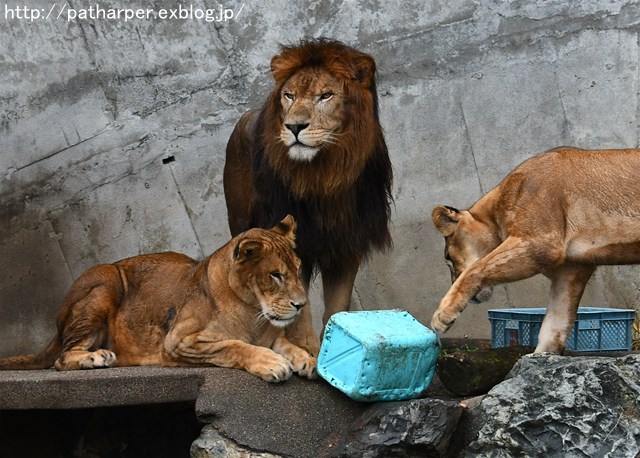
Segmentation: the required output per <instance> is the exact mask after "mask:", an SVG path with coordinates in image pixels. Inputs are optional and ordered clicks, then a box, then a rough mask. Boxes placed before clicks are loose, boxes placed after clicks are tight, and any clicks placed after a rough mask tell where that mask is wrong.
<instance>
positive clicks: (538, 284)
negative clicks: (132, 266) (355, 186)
mask: <svg viewBox="0 0 640 458" xmlns="http://www.w3.org/2000/svg"><path fill="white" fill-rule="evenodd" d="M142 3H143V2H137V3H136V2H134V3H131V2H121V1H116V0H107V1H104V2H99V4H100V7H101V8H104V9H109V8H113V9H117V8H124V7H127V8H145V9H152V10H154V11H155V12H158V11H159V10H160V9H161V8H177V7H178V3H176V2H165V1H161V0H151V1H147V2H144V5H143V4H142ZM64 5H66V8H67V9H66V10H62V7H63V5H62V2H57V3H54V2H53V1H50V0H30V1H28V2H26V3H25V4H22V3H19V2H18V3H16V4H13V3H6V2H3V3H2V4H0V81H1V83H0V271H2V272H3V275H2V276H0V328H1V335H2V338H1V339H0V355H7V354H12V353H20V352H26V351H32V350H35V349H36V348H38V347H40V346H42V345H44V343H45V342H46V341H47V340H48V339H49V338H50V337H51V335H52V333H53V331H54V325H53V321H52V317H53V316H54V314H55V309H56V308H57V307H58V305H59V304H60V302H61V300H62V296H63V294H64V291H65V289H66V288H67V287H68V286H69V285H70V283H71V281H72V280H73V279H74V278H77V277H78V276H79V275H80V274H81V273H82V272H83V270H85V269H86V268H88V267H89V266H91V265H93V264H96V263H101V262H110V261H115V260H117V259H121V258H124V257H128V256H132V255H137V254H141V253H147V252H151V251H162V250H175V251H181V252H184V253H186V254H188V255H190V256H195V257H201V256H204V255H206V254H209V253H210V252H211V251H212V250H213V249H214V248H216V247H218V246H220V245H222V244H223V243H224V242H226V240H227V239H228V237H229V233H228V229H227V225H226V210H225V206H224V196H223V192H222V167H223V162H224V148H225V145H226V141H227V139H228V137H229V135H230V133H231V130H232V129H233V125H234V123H235V122H236V121H237V120H238V118H239V117H240V115H241V113H243V112H244V111H245V110H246V109H248V108H251V107H258V106H259V105H260V104H261V103H262V101H263V100H264V99H265V97H266V95H267V94H268V92H269V91H270V90H271V87H272V80H271V78H270V76H269V74H268V68H269V61H270V58H271V56H273V55H274V53H276V52H277V50H278V46H279V43H295V42H297V41H298V40H299V39H300V38H302V37H319V36H326V37H330V38H334V39H339V40H342V41H344V42H346V43H348V44H350V45H353V46H355V47H357V48H359V49H361V50H363V51H365V52H369V53H371V54H372V55H373V56H374V57H375V58H376V60H377V63H378V69H379V91H380V111H381V120H382V124H383V127H384V129H385V132H386V138H387V142H388V144H389V151H390V154H391V159H392V162H393V165H394V170H395V183H394V191H393V194H394V198H395V206H394V213H393V236H394V241H395V245H394V250H393V251H391V252H390V253H388V254H379V255H374V256H373V257H372V258H371V260H370V261H369V263H368V264H367V265H366V266H364V267H363V269H362V270H361V273H360V274H359V276H358V278H357V282H356V293H355V295H354V304H353V305H354V308H356V309H357V308H363V309H377V308H404V309H407V310H409V311H410V312H411V313H412V314H413V315H414V316H415V317H416V318H418V319H419V320H421V321H422V322H424V323H427V322H428V321H429V319H430V317H431V314H432V313H433V311H434V310H435V308H436V307H437V304H438V302H439V300H440V298H441V297H442V296H443V295H444V293H445V292H446V290H447V288H448V286H449V273H448V270H447V268H446V266H445V264H444V262H443V260H442V249H443V241H442V240H441V238H440V237H439V236H438V235H437V233H436V231H435V230H434V229H433V227H432V224H431V222H430V212H431V208H432V207H433V206H434V205H435V204H441V203H442V204H449V205H453V206H457V207H466V206H469V205H470V204H471V203H473V202H474V201H475V200H476V199H477V198H479V197H480V196H481V195H482V193H484V192H486V191H488V190H489V189H490V188H491V187H492V186H494V185H495V184H496V183H497V182H498V181H499V180H500V179H501V177H503V176H504V175H505V174H506V173H507V172H508V171H509V170H510V169H512V168H513V167H514V166H516V165H517V164H518V163H520V162H521V161H522V160H524V159H526V158H527V157H530V156H531V155H533V154H535V153H537V152H539V151H542V150H545V149H548V148H552V147H556V146H559V145H563V144H571V145H575V146H579V147H584V148H609V147H612V148H616V147H637V146H638V97H637V96H638V55H639V49H638V30H639V24H640V5H638V3H637V2H635V1H633V0H614V1H609V0H585V1H580V2H566V1H564V0H530V1H524V0H523V1H511V2H503V1H497V0H490V1H479V0H478V1H468V0H464V1H463V0H453V1H448V2H442V1H435V0H434V1H430V0H422V1H420V0H414V1H407V2H403V3H402V7H401V8H399V7H398V6H397V4H396V3H393V2H376V1H370V0H362V1H344V0H327V1H323V2H289V1H285V0H272V1H268V2H257V1H250V2H247V1H242V0H230V1H228V2H225V3H224V5H223V6H222V8H223V9H224V8H227V9H229V10H230V11H232V12H233V14H234V17H233V18H232V19H230V20H226V21H224V20H223V21H211V22H207V21H205V20H198V19H196V18H186V19H176V18H173V19H172V18H166V19H164V20H163V19H160V18H153V17H151V18H148V19H132V20H128V21H125V20H124V19H122V18H121V19H120V20H117V19H107V18H94V19H91V18H86V19H81V18H80V17H81V16H80V15H78V12H79V11H81V10H82V9H83V8H88V7H89V6H92V5H94V3H92V2H90V1H85V0H74V1H73V2H71V1H69V2H67V3H65V4H64ZM183 5H185V6H193V7H194V8H196V9H198V8H200V9H202V8H205V7H208V8H215V9H216V11H218V10H219V8H220V5H219V4H217V3H216V4H215V5H214V4H211V3H210V2H205V1H203V0H194V1H193V2H191V3H183ZM24 6H27V7H29V8H35V9H37V10H38V11H40V13H39V14H40V16H41V17H40V18H35V19H34V15H33V14H29V15H28V17H25V16H27V12H26V11H25V10H20V11H19V12H18V11H17V10H16V7H24ZM71 9H73V10H74V11H75V12H76V15H77V17H76V19H73V18H71V19H70V20H67V18H68V15H69V12H70V10H71ZM47 13H49V18H48V19H47V18H45V16H46V15H47ZM638 273H640V270H639V269H638V268H637V267H611V268H602V269H600V271H599V273H598V274H597V275H596V276H595V278H594V279H593V280H592V282H591V285H590V286H589V287H588V289H587V292H586V295H585V298H584V300H583V305H592V306H612V307H627V306H631V307H633V306H637V304H638V303H639V300H640V282H639V281H638V278H640V276H639V275H638ZM320 290H321V289H320V288H319V287H316V288H315V289H314V291H315V293H314V296H313V302H314V303H315V304H316V305H318V304H319V298H318V297H317V296H318V295H319V292H318V291H320ZM546 297H547V283H546V282H545V281H544V280H542V279H533V280H528V281H525V282H520V283H516V284H513V285H509V286H506V287H500V288H498V289H497V291H496V294H495V295H494V298H493V299H492V301H491V302H490V303H488V304H484V305H482V306H471V307H469V309H468V310H467V312H466V313H464V314H463V315H462V317H461V318H460V319H459V320H458V322H457V324H456V326H454V327H453V329H452V330H451V336H454V337H455V336H462V335H469V336H470V337H478V338H487V337H488V336H489V322H488V320H487V317H486V310H487V309H488V308H499V307H506V306H543V305H545V300H546ZM320 313H321V311H320V310H316V315H315V316H316V325H318V324H319V323H318V322H319V319H318V317H319V315H320Z"/></svg>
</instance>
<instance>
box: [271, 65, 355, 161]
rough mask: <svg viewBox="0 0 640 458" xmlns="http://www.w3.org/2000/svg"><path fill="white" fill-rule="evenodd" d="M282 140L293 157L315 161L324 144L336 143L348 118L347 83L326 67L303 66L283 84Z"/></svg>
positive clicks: (281, 94) (281, 96)
mask: <svg viewBox="0 0 640 458" xmlns="http://www.w3.org/2000/svg"><path fill="white" fill-rule="evenodd" d="M280 103H281V104H282V108H283V121H282V129H281V130H280V140H281V141H282V143H284V144H285V145H286V146H288V147H289V153H288V154H289V157H290V158H291V159H293V160H296V161H311V160H312V159H313V158H314V157H316V155H317V153H318V152H319V151H320V150H321V149H322V147H323V146H324V145H328V144H331V143H336V138H337V137H338V135H340V132H341V130H342V126H343V122H344V93H343V85H342V84H341V83H340V82H339V81H338V80H337V79H336V78H335V77H333V76H332V75H331V74H330V73H329V72H327V71H326V70H324V69H322V68H306V69H302V70H300V71H299V72H297V73H296V74H294V75H293V76H292V77H291V78H289V79H288V80H287V82H286V83H285V84H284V85H283V87H282V91H281V93H280Z"/></svg>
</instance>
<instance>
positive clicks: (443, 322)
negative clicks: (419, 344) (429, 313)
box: [431, 309, 460, 334]
mask: <svg viewBox="0 0 640 458" xmlns="http://www.w3.org/2000/svg"><path fill="white" fill-rule="evenodd" d="M458 315H460V314H459V313H455V314H453V315H451V314H448V313H445V312H443V311H442V310H440V309H438V310H436V313H434V314H433V318H431V329H433V330H434V331H435V332H436V333H438V334H444V333H445V332H447V331H448V330H449V328H450V327H451V325H453V323H454V322H455V321H456V318H458Z"/></svg>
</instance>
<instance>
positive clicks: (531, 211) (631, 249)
mask: <svg viewBox="0 0 640 458" xmlns="http://www.w3.org/2000/svg"><path fill="white" fill-rule="evenodd" d="M432 217H433V222H434V224H435V226H436V227H437V228H438V230H439V231H440V232H441V233H442V235H444V237H445V241H446V242H445V244H446V248H445V256H446V258H447V260H448V262H449V264H450V267H451V272H452V279H453V280H454V281H453V285H452V286H451V289H449V292H448V293H447V294H446V295H445V297H444V298H443V299H442V301H441V302H440V306H439V307H438V309H437V310H436V312H435V313H434V315H433V318H432V320H431V326H432V327H433V329H434V330H436V331H437V332H439V333H443V332H445V331H446V330H447V329H449V327H450V326H451V325H452V324H453V322H454V321H455V320H456V318H457V317H458V316H459V315H460V313H461V312H462V311H463V310H464V308H465V307H466V305H467V303H468V302H469V301H471V300H473V299H474V298H475V299H476V301H481V300H486V299H488V297H489V296H490V289H491V287H493V286H494V285H497V284H501V283H506V282H512V281H517V280H521V279H524V278H528V277H531V276H533V275H536V274H539V273H542V274H544V275H546V276H547V277H549V278H550V279H551V300H550V303H549V306H548V308H547V315H546V317H545V319H544V321H543V323H542V328H541V330H540V334H539V337H538V346H537V348H536V352H552V353H561V352H563V351H564V348H565V343H566V340H567V337H568V336H569V333H570V332H571V328H572V326H573V323H574V321H575V318H576V311H577V308H578V304H579V302H580V299H581V297H582V293H583V292H584V288H585V286H586V284H587V282H588V280H589V278H590V277H591V275H592V273H593V272H594V271H595V269H596V267H597V266H598V265H605V264H638V263H640V150H635V149H634V150H631V149H630V150H606V151H585V150H580V149H576V148H570V147H563V148H558V149H555V150H551V151H548V152H546V153H543V154H540V155H538V156H535V157H533V158H531V159H529V160H527V161H525V162H524V163H522V164H521V165H520V166H519V167H517V168H516V169H515V170H513V171H512V172H511V173H510V174H509V175H507V176H506V177H505V179H504V180H503V181H502V182H501V183H500V184H499V185H498V186H497V187H496V188H494V189H492V190H491V191H489V192H488V193H487V194H486V195H485V196H484V197H482V198H481V199H480V200H478V201H477V202H476V203H475V204H474V205H473V206H472V207H471V208H469V209H468V210H463V211H458V210H455V209H453V208H451V207H443V206H438V207H435V208H434V209H433V213H432Z"/></svg>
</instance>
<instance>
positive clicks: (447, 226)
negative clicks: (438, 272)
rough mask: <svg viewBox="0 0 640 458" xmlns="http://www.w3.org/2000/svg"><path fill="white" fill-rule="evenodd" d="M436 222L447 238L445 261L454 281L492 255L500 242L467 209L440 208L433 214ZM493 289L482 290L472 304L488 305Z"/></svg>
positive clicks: (488, 287)
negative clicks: (479, 261) (485, 257)
mask: <svg viewBox="0 0 640 458" xmlns="http://www.w3.org/2000/svg"><path fill="white" fill-rule="evenodd" d="M431 216H432V219H433V223H434V224H435V226H436V228H437V229H438V231H440V233H441V234H442V235H443V236H444V239H445V248H444V258H445V261H446V263H447V266H448V267H449V270H450V271H451V282H452V283H453V282H455V281H456V279H457V278H458V277H459V276H460V275H461V274H462V273H463V272H464V271H465V270H466V269H468V268H469V267H471V265H472V264H473V263H475V262H476V261H477V260H478V259H480V258H482V257H484V256H485V255H487V254H489V253H490V252H491V251H492V250H493V249H494V248H495V247H496V246H497V245H498V243H499V241H498V240H497V236H496V235H495V234H492V233H491V231H489V230H488V228H487V226H486V225H485V224H483V223H482V222H480V221H478V220H476V219H475V218H474V217H473V215H471V213H469V212H468V211H466V210H462V211H459V210H456V209H454V208H451V207H444V206H437V207H435V208H434V209H433V212H432V215H431ZM492 293H493V288H492V287H490V286H487V287H485V288H482V289H481V290H480V291H479V292H478V293H477V294H476V295H475V296H474V297H473V298H472V299H471V302H474V303H480V302H485V301H487V300H489V299H490V298H491V295H492Z"/></svg>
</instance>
